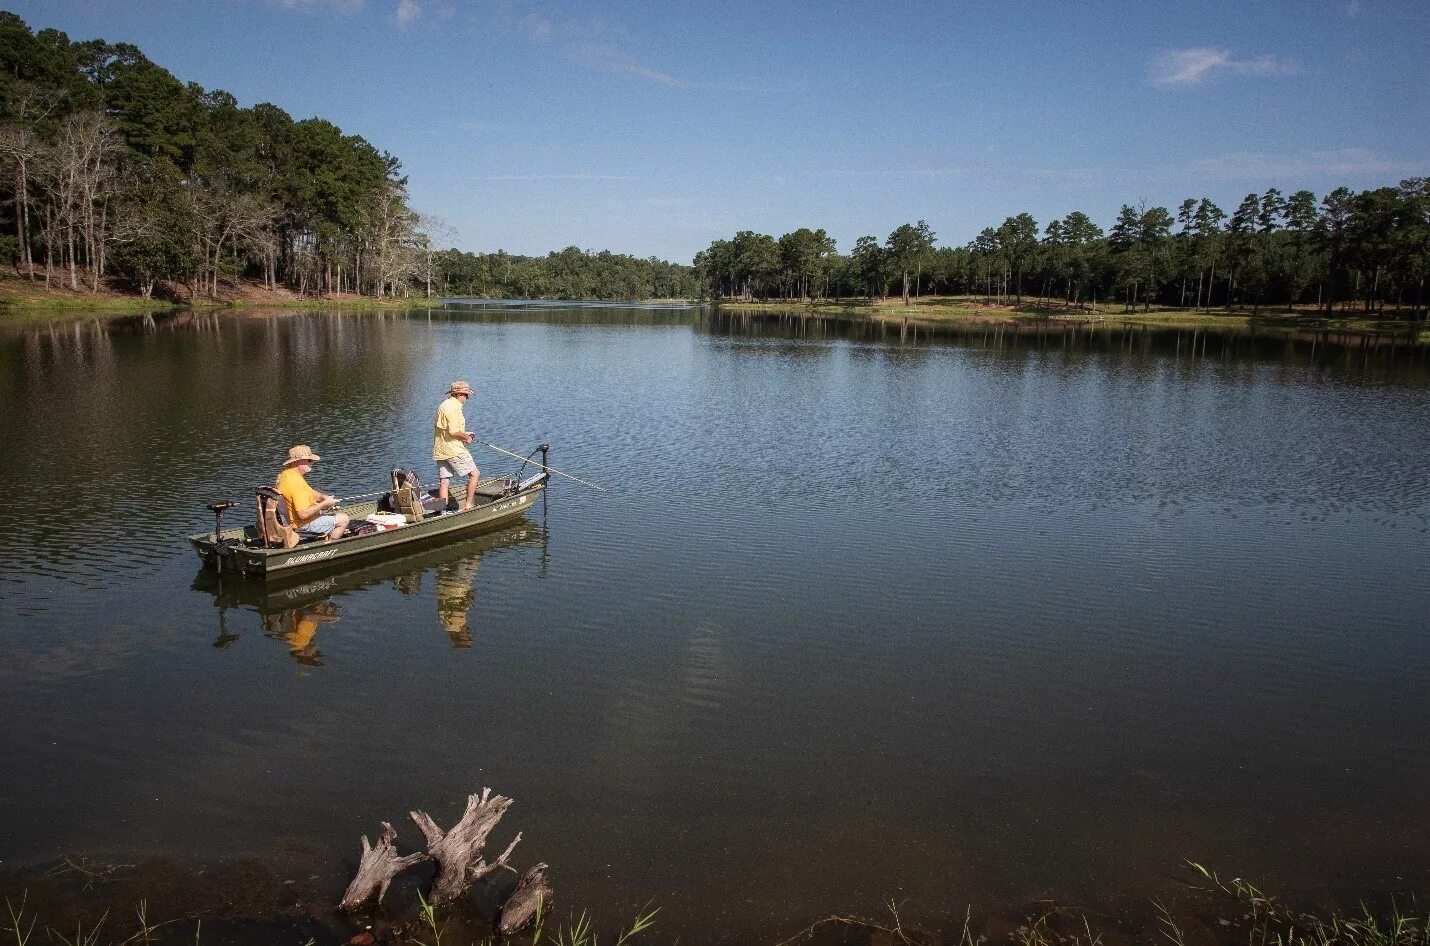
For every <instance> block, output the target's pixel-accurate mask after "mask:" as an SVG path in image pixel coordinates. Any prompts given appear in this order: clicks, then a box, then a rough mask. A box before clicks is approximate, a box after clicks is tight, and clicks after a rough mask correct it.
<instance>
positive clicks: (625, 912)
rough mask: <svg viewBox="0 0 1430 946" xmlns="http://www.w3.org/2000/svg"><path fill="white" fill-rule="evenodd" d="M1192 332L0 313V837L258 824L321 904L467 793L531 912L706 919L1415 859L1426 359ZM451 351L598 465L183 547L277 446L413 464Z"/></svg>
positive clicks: (92, 836) (1378, 874)
mask: <svg viewBox="0 0 1430 946" xmlns="http://www.w3.org/2000/svg"><path fill="white" fill-rule="evenodd" d="M1206 343H1207V339H1206V338H1205V337H1203V338H1202V339H1201V341H1200V342H1199V343H1198V345H1197V346H1194V345H1193V344H1192V342H1191V337H1190V336H1186V337H1185V338H1173V337H1172V336H1171V335H1167V336H1155V337H1149V336H1145V335H1141V336H1121V335H1106V336H1104V335H1098V336H1096V337H1093V336H1088V337H1086V338H1080V337H1077V336H1073V337H1071V338H1059V339H1052V340H1049V339H1045V338H1042V337H1039V338H1037V339H1033V338H1030V337H1017V336H1014V337H1011V338H1005V337H1002V336H998V337H996V338H993V339H990V338H989V337H988V336H987V333H986V332H985V333H981V334H980V333H973V334H968V335H964V336H960V337H954V338H947V339H930V338H927V337H909V336H908V335H907V334H906V335H905V336H904V337H902V338H901V337H900V334H899V332H898V331H897V329H895V330H892V331H890V330H887V329H884V330H877V331H875V330H870V329H867V328H862V327H856V328H851V327H849V326H840V325H839V324H838V323H817V324H814V323H803V322H788V321H785V320H780V319H777V318H772V319H762V318H758V317H756V318H749V317H745V318H730V319H727V318H722V317H716V316H712V315H710V314H708V313H704V312H699V311H696V312H663V313H655V312H629V311H571V312H564V311H543V312H535V313H532V312H524V313H515V314H511V313H500V312H495V313H494V312H480V311H470V310H463V311H442V310H435V311H432V312H418V313H414V314H402V315H393V314H372V315H365V314H337V313H325V312H305V313H290V314H283V315H263V314H223V315H205V316H199V317H192V316H189V317H181V318H179V319H178V320H176V321H174V322H171V323H159V324H146V323H144V322H142V321H132V322H126V323H121V324H119V325H115V326H111V327H109V328H105V327H102V326H100V325H99V324H97V323H93V322H80V323H74V324H70V325H62V326H54V327H39V328H29V329H18V330H14V331H10V332H8V333H5V334H0V414H3V420H0V424H3V428H4V444H5V446H4V450H3V451H0V495H3V497H4V501H3V502H0V535H3V537H4V538H3V542H0V655H3V656H0V716H3V718H4V719H5V720H6V724H5V725H4V726H3V727H0V759H4V760H5V761H4V764H3V766H0V866H3V867H16V866H20V865H24V864H31V863H38V862H43V861H46V860H49V859H53V858H56V857H59V856H61V855H66V854H68V855H75V854H84V855H87V856H91V857H95V858H100V859H103V858H110V859H123V860H126V861H133V860H134V859H136V858H138V857H142V856H146V855H160V856H167V857H172V858H175V859H177V860H180V861H182V862H185V863H204V862H206V861H209V860H211V859H215V858H223V857H233V856H238V855H253V856H256V857H259V858H261V859H264V860H266V861H268V862H271V863H275V864H279V863H287V862H290V861H299V862H302V865H303V866H302V870H303V871H304V872H307V871H309V870H312V871H315V872H316V873H318V875H319V877H320V881H319V884H320V886H321V887H322V888H323V889H324V890H327V891H330V893H331V896H332V897H333V898H335V897H336V895H337V893H338V892H339V891H340V889H341V887H342V885H343V884H344V883H345V882H346V879H347V876H348V872H349V871H350V870H351V867H352V865H353V863H354V862H355V860H356V853H357V843H356V842H357V838H358V836H359V835H360V834H362V833H364V832H371V831H372V830H373V829H374V827H375V826H376V823H377V822H378V821H379V820H383V819H386V820H393V821H397V820H398V819H400V818H403V817H404V814H405V812H407V811H408V810H409V809H410V808H412V807H424V808H426V809H428V810H430V811H432V812H433V813H434V815H436V816H437V818H438V820H439V821H440V822H442V823H444V824H445V823H448V822H450V821H451V820H452V819H453V817H454V816H455V815H456V813H458V812H459V810H460V807H461V803H462V799H463V797H464V796H465V794H466V793H467V792H469V791H474V790H477V789H480V788H481V787H482V786H484V785H489V786H492V787H493V788H495V789H496V790H498V791H501V792H503V793H505V794H509V795H511V796H513V797H514V798H515V799H516V800H517V805H516V806H515V807H514V808H513V809H512V811H511V813H510V814H509V815H508V816H507V821H506V822H505V823H504V824H503V825H502V828H501V829H499V831H498V835H497V838H496V840H498V841H501V842H502V843H503V844H504V841H505V839H506V838H508V837H509V836H510V835H511V833H513V832H514V831H515V830H518V829H520V830H521V831H522V832H523V833H524V835H525V841H524V842H523V845H522V848H519V852H520V853H519V855H518V857H517V860H518V862H519V863H520V864H522V865H523V866H524V865H525V864H529V863H531V862H532V861H534V860H536V859H541V860H545V861H548V862H549V863H551V864H552V865H553V876H554V880H555V883H556V886H557V891H558V896H559V897H560V898H561V902H562V903H563V904H565V905H567V906H571V905H590V906H593V907H595V908H596V910H597V913H598V916H600V917H601V918H603V920H605V921H606V922H608V923H614V922H615V920H616V919H619V918H626V917H628V916H630V915H631V914H632V913H633V912H634V911H635V910H636V909H637V908H639V907H641V906H642V905H644V904H646V903H650V902H653V903H655V904H657V905H659V906H661V907H662V908H663V910H662V920H663V924H664V927H665V930H666V932H667V933H668V934H671V935H674V934H676V933H681V934H683V935H684V936H685V938H686V940H687V941H692V942H694V941H702V942H703V941H712V940H720V939H728V940H743V939H748V938H752V937H754V936H756V935H757V934H761V935H762V934H764V933H769V932H777V933H783V934H786V935H787V934H788V933H790V932H793V931H794V930H795V929H798V928H799V927H801V926H803V925H804V924H806V923H808V922H809V921H810V920H812V919H815V918H818V917H819V916H822V915H826V914H829V913H832V912H836V911H837V912H850V911H853V912H866V913H874V912H877V911H878V910H879V909H880V906H881V904H883V903H884V902H885V901H886V900H888V899H890V898H894V899H899V900H906V908H905V909H906V911H908V914H909V915H912V916H913V917H914V918H915V919H920V920H924V921H927V922H931V923H941V922H947V921H948V920H949V919H950V918H951V917H954V916H958V917H961V916H962V913H963V909H964V906H965V905H966V904H969V903H973V904H978V905H982V906H984V907H993V906H997V905H999V904H1016V903H1023V902H1027V901H1029V900H1032V899H1035V898H1039V897H1054V898H1057V899H1059V900H1066V901H1072V902H1077V903H1082V904H1087V905H1097V904H1102V903H1116V902H1123V901H1126V900H1127V899H1129V898H1137V897H1142V896H1146V895H1151V894H1153V893H1157V892H1159V891H1163V890H1165V889H1166V885H1167V883H1168V880H1167V878H1168V877H1169V876H1175V875H1176V874H1177V872H1178V869H1179V864H1180V862H1181V859H1182V858H1184V857H1187V858H1192V859H1195V860H1198V861H1202V862H1205V863H1210V864H1215V865H1218V866H1221V867H1223V868H1224V869H1226V870H1227V871H1229V872H1238V873H1243V874H1247V875H1251V876H1254V877H1256V878H1258V879H1259V880H1261V881H1263V882H1264V883H1265V884H1266V885H1267V886H1269V887H1272V888H1274V889H1278V890H1283V891H1288V892H1301V893H1307V894H1309V895H1313V896H1321V895H1335V894H1338V893H1344V892H1348V891H1356V892H1359V891H1367V890H1369V891H1404V892H1415V893H1419V894H1425V893H1427V892H1430V741H1427V739H1426V732H1427V729H1426V719H1427V716H1428V715H1430V686H1427V685H1428V684H1430V635H1427V629H1428V628H1427V625H1430V621H1427V614H1430V586H1427V565H1430V476H1427V472H1430V464H1427V459H1430V425H1427V423H1426V420H1427V417H1430V373H1427V370H1426V367H1425V365H1424V364H1423V360H1422V362H1421V363H1413V362H1412V361H1411V358H1410V356H1408V355H1407V354H1406V353H1405V352H1404V351H1403V350H1402V351H1401V352H1400V353H1399V356H1398V357H1395V358H1389V359H1387V358H1384V357H1380V356H1377V357H1375V358H1370V359H1368V358H1365V357H1363V356H1362V355H1360V354H1357V353H1354V352H1351V353H1347V352H1339V353H1338V352H1332V353H1330V354H1329V355H1327V353H1326V351H1325V349H1324V347H1322V348H1321V349H1320V350H1319V351H1318V352H1316V353H1314V354H1313V353H1311V352H1310V351H1309V349H1308V347H1307V346H1306V345H1305V344H1301V345H1299V346H1297V345H1291V344H1288V343H1285V342H1283V341H1279V340H1265V339H1256V338H1253V337H1250V336H1220V335H1218V336H1214V337H1213V338H1212V339H1211V340H1210V345H1207V344H1206ZM1198 346H1200V347H1198ZM1193 352H1195V354H1193ZM1412 354H1413V353H1412ZM454 378H468V379H470V380H472V381H473V382H474V383H475V385H476V386H477V388H478V392H479V393H478V396H477V397H476V398H475V399H474V400H473V401H472V403H471V404H469V405H468V409H467V413H468V417H469V422H470V423H471V424H472V426H473V427H474V428H475V429H476V430H477V431H479V436H482V437H483V438H484V439H488V440H491V441H493V442H495V443H498V444H503V445H506V446H509V447H512V448H513V449H519V450H520V451H521V452H523V453H524V452H526V451H527V450H529V449H531V448H532V447H534V446H535V445H536V444H537V443H539V442H541V441H543V440H545V441H549V442H550V443H551V444H552V454H551V457H552V462H553V463H555V464H556V465H557V466H559V467H561V468H563V469H569V470H571V471H573V472H576V473H578V474H579V475H581V476H583V477H585V478H588V479H592V480H594V481H596V482H598V483H602V484H605V485H608V486H609V487H610V491H609V492H605V493H596V492H593V491H588V490H585V489H582V488H581V487H579V486H576V485H575V484H572V483H569V482H565V481H559V480H558V481H557V482H556V483H555V484H554V485H553V487H552V489H551V490H550V492H549V495H548V498H547V502H546V503H545V505H544V507H540V508H538V509H536V510H534V511H533V512H532V513H530V514H529V516H528V518H527V520H526V521H524V522H523V523H521V524H519V525H517V526H515V527H512V528H509V529H505V530H502V531H501V532H498V533H495V534H491V535H487V536H481V537H478V538H474V539H471V540H468V541H464V542H461V543H459V544H456V545H451V546H447V547H443V548H439V549H436V550H426V551H422V552H419V553H417V554H411V555H408V556H406V557H403V558H398V559H389V560H385V561H380V562H378V563H375V564H370V565H366V566H363V567H361V568H359V569H356V570H349V571H345V572H340V573H337V574H329V575H320V576H318V577H317V578H315V579H314V580H312V581H307V582H304V583H302V584H300V585H298V586H296V587H289V588H279V589H264V588H262V587H261V586H260V587H257V588H255V587H252V586H248V585H244V584H240V583H235V582H232V581H223V582H220V581H218V580H216V579H215V578H213V577H212V576H210V575H205V574H202V573H200V571H199V569H198V567H197V563H196V561H195V560H194V559H193V558H192V556H191V553H190V552H189V551H188V549H187V548H186V547H185V545H184V543H183V541H182V536H183V534H185V533H187V532H191V531H199V530H201V529H203V528H204V526H205V524H206V522H207V521H208V519H207V513H206V511H205V510H204V508H203V507H204V504H205V503H207V502H209V501H212V500H214V499H233V500H237V501H239V502H240V505H241V506H242V507H243V511H244V516H241V517H240V520H241V521H242V519H243V518H245V517H246V509H247V505H248V503H249V502H251V495H252V487H254V486H256V485H258V484H261V483H264V482H268V481H270V480H271V479H272V477H273V476H274V474H275V473H276V470H277V465H278V462H279V461H280V460H281V458H282V457H283V456H284V454H285V452H286V450H287V448H288V446H290V445H291V444H293V443H295V442H305V443H309V444H311V445H312V446H313V447H314V448H315V449H316V450H317V452H319V453H320V454H322V456H323V461H322V462H321V463H320V464H319V465H318V468H317V471H316V473H315V474H314V476H313V479H314V481H315V483H316V484H317V485H318V486H319V487H320V488H324V489H328V490H331V491H334V492H336V493H338V494H339V495H346V494H351V493H360V492H366V491H368V490H370V489H374V488H377V487H379V486H381V484H382V481H383V478H384V476H385V471H386V470H388V469H389V468H390V467H391V466H393V465H394V464H408V465H410V464H417V465H418V466H419V468H420V469H424V470H425V469H427V468H428V467H430V465H431V464H430V462H429V461H427V460H426V458H427V456H428V453H427V451H428V450H429V449H430V433H429V431H430V422H431V415H432V412H433V409H434V407H435V405H436V403H437V401H438V400H440V398H441V396H442V394H443V392H444V390H445V388H446V385H447V382H448V381H450V380H452V379H454ZM478 459H479V461H480V462H481V464H482V467H483V469H484V470H490V471H492V472H496V471H500V470H504V469H508V468H509V465H508V463H507V462H506V461H505V460H504V459H503V458H501V457H498V456H496V455H495V454H486V455H482V456H479V458H478ZM401 830H402V831H403V832H404V838H405V843H407V844H414V843H415V842H416V840H417V837H416V833H415V831H412V830H411V825H410V824H404V825H402V827H401ZM294 869H295V870H296V869H298V868H294ZM767 938H769V937H767ZM773 938H774V939H778V938H781V937H780V936H774V937H773Z"/></svg>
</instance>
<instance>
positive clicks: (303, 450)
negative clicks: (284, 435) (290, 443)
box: [283, 443, 323, 466]
mask: <svg viewBox="0 0 1430 946" xmlns="http://www.w3.org/2000/svg"><path fill="white" fill-rule="evenodd" d="M321 459H323V458H322V457H320V456H318V455H317V454H316V453H314V452H313V448H312V447H310V446H308V445H307V444H306V443H300V444H298V446H296V447H293V448H292V449H290V450H289V451H288V459H286V460H284V461H283V465H284V466H292V465H293V464H295V463H315V462H317V461H318V460H321Z"/></svg>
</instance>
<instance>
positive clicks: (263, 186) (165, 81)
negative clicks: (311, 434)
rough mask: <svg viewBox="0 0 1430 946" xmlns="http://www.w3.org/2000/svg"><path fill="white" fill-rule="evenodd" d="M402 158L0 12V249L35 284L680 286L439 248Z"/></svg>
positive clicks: (414, 290)
mask: <svg viewBox="0 0 1430 946" xmlns="http://www.w3.org/2000/svg"><path fill="white" fill-rule="evenodd" d="M444 229H445V227H444V226H443V225H442V223H441V221H438V220H435V219H431V218H424V217H422V216H421V215H419V214H417V213H416V212H415V211H413V210H412V208H411V207H410V206H409V204H408V195H407V179H406V178H405V177H404V176H403V174H402V166H401V163H400V162H399V160H398V159H397V158H396V157H394V156H392V155H390V154H388V153H386V152H384V151H381V150H379V149H377V148H375V147H374V146H373V145H372V144H370V143H369V142H368V141H366V140H364V139H363V138H362V137H360V136H358V135H348V134H344V133H343V131H342V129H340V128H338V127H337V126H336V125H334V124H333V123H332V122H329V121H325V120H323V119H321V118H309V119H303V120H295V119H293V118H292V117H291V116H290V115H288V114H287V113H286V112H285V111H284V110H283V109H281V108H279V107H278V106H276V105H272V104H268V103H264V104H259V105H255V106H253V107H252V108H241V107H239V105H238V102H237V100H236V99H235V98H234V97H233V96H232V95H230V94H229V93H227V92H224V91H220V90H213V91H208V90H205V89H204V88H202V87H201V86H199V85H196V84H194V83H187V84H186V83H183V82H181V81H179V80H178V79H177V78H175V77H174V76H173V75H172V74H171V73H169V72H168V71H167V70H166V69H164V68H162V67H161V66H159V65H156V64H155V63H153V62H151V61H150V60H149V59H148V58H147V57H145V56H144V54H143V53H142V52H141V51H140V50H139V49H138V48H136V47H134V46H132V45H130V44H127V43H109V42H106V41H104V40H86V41H79V42H76V41H71V40H70V39H69V37H68V36H66V35H65V34H64V33H63V32H60V31H58V30H53V29H42V30H39V31H38V32H34V31H32V30H31V29H30V28H29V26H27V25H26V23H25V22H24V21H23V20H22V19H21V18H20V17H18V16H16V15H15V14H13V13H8V12H3V11H0V262H3V263H8V264H10V265H12V266H14V267H15V268H16V269H17V270H18V271H19V272H20V273H21V274H22V275H25V276H28V277H29V278H30V279H32V280H35V281H37V282H40V281H42V282H43V283H44V284H45V285H46V286H51V285H63V286H68V287H69V288H71V289H91V290H95V291H97V290H98V289H99V288H100V287H101V285H102V284H104V285H110V286H114V285H115V284H116V283H118V285H119V287H120V288H129V289H132V290H133V291H135V292H137V293H139V294H141V295H142V296H144V297H145V298H149V297H150V296H151V295H152V294H153V293H155V291H156V289H158V288H160V287H174V286H186V287H187V290H188V295H189V297H190V298H194V297H198V296H203V295H207V296H218V295H219V294H220V286H221V283H222V282H225V281H236V280H239V279H248V280H255V281H261V282H262V283H263V284H264V285H265V286H266V287H268V288H270V289H271V288H277V287H279V286H282V287H286V288H288V289H291V290H293V291H296V292H298V293H300V294H314V295H317V294H331V293H338V292H348V293H360V294H368V295H372V296H377V297H383V296H387V295H409V294H425V295H426V296H428V297H431V296H432V295H434V294H441V295H481V296H504V297H564V298H579V299H628V298H651V297H670V296H680V297H687V298H688V297H693V296H695V295H697V294H698V292H699V289H698V286H697V284H696V282H695V280H694V276H693V271H692V270H691V268H690V267H688V266H679V265H675V264H671V263H666V262H663V261H661V260H658V259H654V258H652V259H637V258H634V257H630V256H622V255H619V254H614V253H607V252H602V253H592V252H585V251H581V250H578V249H576V248H574V247H573V248H569V249H566V250H562V251H561V252H559V253H551V254H549V255H548V256H546V257H541V258H530V257H521V256H512V255H509V254H507V253H494V254H472V253H464V252H461V251H458V250H455V249H449V250H439V249H438V248H437V247H436V245H435V241H436V236H435V235H436V234H439V233H441V232H442V231H443V230H444Z"/></svg>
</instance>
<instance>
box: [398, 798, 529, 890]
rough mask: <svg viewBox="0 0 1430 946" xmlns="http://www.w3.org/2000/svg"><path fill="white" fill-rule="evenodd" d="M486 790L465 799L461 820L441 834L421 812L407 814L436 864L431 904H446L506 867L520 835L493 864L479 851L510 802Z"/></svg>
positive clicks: (440, 830) (439, 829)
mask: <svg viewBox="0 0 1430 946" xmlns="http://www.w3.org/2000/svg"><path fill="white" fill-rule="evenodd" d="M491 792H492V790H491V789H489V788H484V789H482V793H481V794H480V795H469V796H468V797H467V810H466V812H465V813H464V814H463V815H462V820H461V821H458V822H457V823H456V824H455V825H453V826H452V829H451V830H450V831H447V832H445V833H444V832H443V831H442V829H441V828H439V827H437V825H436V823H435V822H434V821H433V820H432V818H431V816H430V815H428V814H427V813H426V812H425V811H414V812H411V816H412V820H413V821H414V822H416V824H417V827H418V828H419V829H420V830H421V831H422V835H423V837H425V838H426V839H427V853H428V854H429V855H430V856H431V857H432V859H433V860H435V861H436V862H437V877H436V878H435V879H434V880H433V881H432V902H433V903H450V902H451V901H453V900H456V899H457V898H458V897H460V896H461V895H462V894H464V893H466V891H467V888H468V887H470V886H471V885H472V884H473V883H475V882H476V881H478V880H480V879H481V878H483V877H485V876H486V875H487V874H490V873H491V872H492V871H494V870H496V869H498V868H499V867H504V866H506V862H507V859H508V858H509V857H511V852H512V851H513V850H514V849H515V848H516V845H517V842H518V841H520V840H521V834H520V833H518V834H517V836H516V838H515V839H514V840H513V841H512V842H511V844H510V845H508V846H507V849H506V850H505V851H504V852H503V853H502V855H501V856H500V857H498V858H497V859H496V860H495V861H494V862H492V863H490V864H488V863H487V862H486V861H484V860H482V848H483V846H485V844H486V843H487V835H489V834H491V832H492V829H493V828H495V827H496V826H497V822H498V821H501V817H502V815H504V814H506V810H507V809H508V808H510V807H511V799H510V798H507V797H506V796H504V795H492V793H491Z"/></svg>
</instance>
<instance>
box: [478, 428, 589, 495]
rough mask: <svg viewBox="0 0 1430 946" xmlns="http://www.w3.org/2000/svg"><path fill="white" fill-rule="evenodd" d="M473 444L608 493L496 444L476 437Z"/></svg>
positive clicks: (576, 477)
mask: <svg viewBox="0 0 1430 946" xmlns="http://www.w3.org/2000/svg"><path fill="white" fill-rule="evenodd" d="M472 442H473V443H479V444H481V445H482V446H484V447H491V448H492V449H493V450H495V451H496V452H497V453H505V454H506V455H507V456H509V457H516V458H517V459H518V460H521V461H522V462H524V463H530V464H531V465H532V466H537V467H540V468H541V469H543V470H545V471H546V472H548V473H555V474H556V475H557V476H564V477H566V478H567V479H568V480H575V481H576V482H578V483H580V484H581V485H582V486H589V487H591V488H592V489H594V490H599V491H600V492H602V493H604V492H606V487H604V486H597V485H596V484H595V483H588V482H586V481H585V480H583V479H581V477H579V476H572V475H571V474H570V473H564V472H562V471H561V470H558V469H556V467H554V466H547V465H546V464H545V463H537V462H536V461H535V460H533V459H531V457H529V456H527V457H524V456H522V455H521V454H519V453H512V452H511V451H510V450H508V449H507V448H505V447H498V446H497V445H496V444H494V443H487V442H486V441H485V440H477V439H476V438H475V437H474V438H472ZM538 449H539V448H538ZM532 452H533V453H535V452H536V451H535V450H533V451H532Z"/></svg>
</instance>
